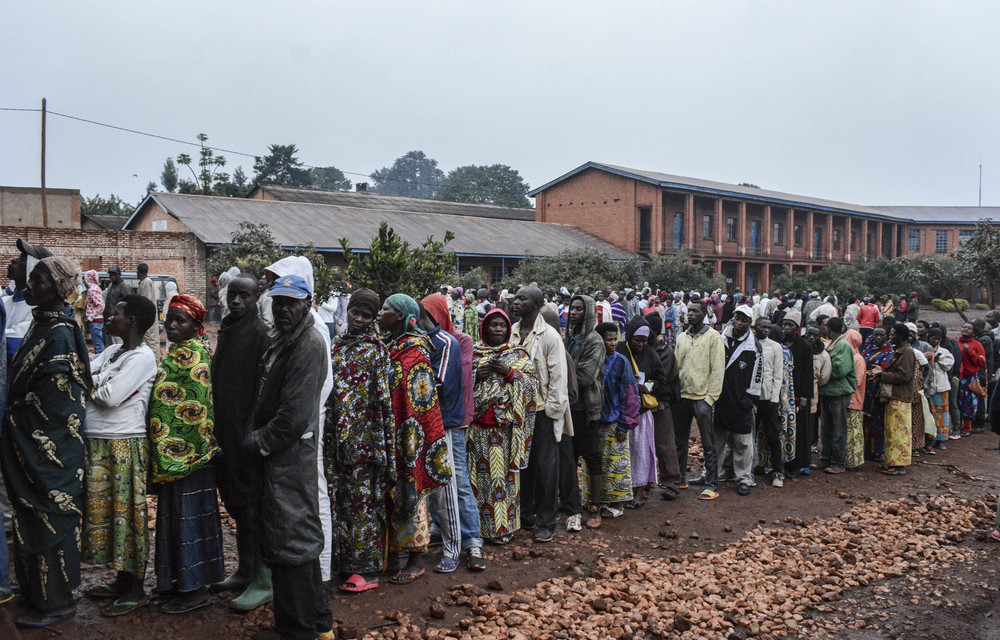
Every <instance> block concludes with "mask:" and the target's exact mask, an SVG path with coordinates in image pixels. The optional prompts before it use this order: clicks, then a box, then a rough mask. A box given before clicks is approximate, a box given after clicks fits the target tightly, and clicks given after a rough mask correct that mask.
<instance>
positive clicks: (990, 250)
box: [952, 218, 1000, 309]
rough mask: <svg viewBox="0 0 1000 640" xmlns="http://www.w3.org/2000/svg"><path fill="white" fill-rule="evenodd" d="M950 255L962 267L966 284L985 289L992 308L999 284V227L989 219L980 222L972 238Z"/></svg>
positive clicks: (994, 304)
mask: <svg viewBox="0 0 1000 640" xmlns="http://www.w3.org/2000/svg"><path fill="white" fill-rule="evenodd" d="M952 253H953V255H954V256H955V257H956V258H957V259H958V260H959V262H960V263H961V264H962V266H963V275H964V276H965V281H966V283H967V284H971V285H974V286H976V287H985V288H986V292H987V296H988V299H989V305H990V308H991V309H992V308H994V307H995V306H996V288H997V283H998V282H1000V227H998V226H997V225H996V223H994V222H993V220H991V219H989V218H984V219H982V220H980V221H979V222H978V223H977V224H976V230H975V231H974V232H973V233H972V236H971V237H969V238H968V239H966V241H965V243H964V244H963V245H962V246H960V247H959V248H957V249H955V251H953V252H952Z"/></svg>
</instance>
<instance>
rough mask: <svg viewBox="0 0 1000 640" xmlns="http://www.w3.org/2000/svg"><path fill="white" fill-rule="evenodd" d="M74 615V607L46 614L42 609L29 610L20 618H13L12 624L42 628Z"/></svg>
mask: <svg viewBox="0 0 1000 640" xmlns="http://www.w3.org/2000/svg"><path fill="white" fill-rule="evenodd" d="M75 615H76V607H73V608H72V609H70V610H69V611H64V612H62V613H52V614H46V613H44V612H42V611H30V612H28V613H25V614H24V615H22V616H21V617H20V618H17V619H16V620H14V624H15V625H17V626H19V627H23V628H26V629H42V628H44V627H47V626H49V625H52V624H56V623H58V622H63V621H64V620H69V619H70V618H72V617H73V616H75Z"/></svg>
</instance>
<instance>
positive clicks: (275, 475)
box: [0, 243, 992, 639]
mask: <svg viewBox="0 0 1000 640" xmlns="http://www.w3.org/2000/svg"><path fill="white" fill-rule="evenodd" d="M18 246H19V249H20V255H19V256H18V257H17V258H15V260H14V261H12V263H11V268H10V275H11V277H12V279H13V280H14V282H15V285H16V286H17V288H18V291H21V292H23V293H22V299H23V300H22V302H23V304H24V305H27V306H28V307H30V308H31V311H30V313H31V317H32V321H31V323H30V326H29V328H28V329H27V331H26V333H25V334H24V336H23V338H22V339H21V340H20V342H19V344H18V345H17V348H16V351H15V352H14V354H13V357H12V361H11V363H10V366H9V367H3V368H0V370H3V371H5V372H7V371H9V394H8V398H7V399H8V402H7V406H6V417H5V420H4V428H3V433H2V439H0V464H2V470H3V477H4V480H5V487H6V491H7V493H8V496H9V504H10V508H11V512H12V516H13V527H14V530H13V536H12V539H13V549H14V563H13V564H14V567H15V572H16V576H17V585H18V589H19V592H20V594H21V597H22V600H23V606H21V611H20V613H19V615H18V617H17V619H16V622H17V623H18V624H19V625H20V626H24V627H45V626H48V625H52V624H55V623H58V622H60V621H63V620H66V619H68V618H70V617H72V616H73V615H74V613H75V610H76V605H75V600H74V593H73V592H74V589H75V588H76V587H78V586H79V584H80V565H81V562H84V563H88V564H96V565H106V566H109V567H110V568H112V569H113V570H114V571H115V572H116V577H115V579H114V580H113V581H111V582H109V583H107V584H100V585H97V586H94V587H92V588H90V589H88V590H87V593H86V595H87V596H89V597H92V598H95V599H101V600H106V602H107V604H106V606H104V607H103V608H102V614H103V615H106V616H111V617H115V616H122V615H128V614H129V613H132V612H134V611H136V610H137V609H140V608H142V607H145V606H147V605H149V604H150V603H151V598H150V597H149V595H148V594H147V593H146V592H145V589H144V581H145V572H146V566H147V562H148V559H149V555H150V550H151V546H153V545H151V541H150V534H149V530H150V527H149V518H150V516H149V514H148V512H147V493H149V494H154V495H156V497H157V499H156V516H155V541H153V543H154V544H155V554H154V563H153V566H154V571H155V582H156V587H155V594H156V595H157V596H159V600H160V610H161V611H162V612H163V613H164V614H171V615H183V614H186V613H189V612H191V611H195V610H198V609H200V608H202V607H205V606H208V605H210V604H211V603H212V602H214V598H213V595H212V594H213V593H218V592H222V591H231V592H235V594H236V597H234V598H233V599H231V600H229V601H228V607H230V608H231V609H234V610H236V611H252V610H255V609H257V608H259V607H261V606H264V605H265V604H268V603H270V602H273V605H274V615H275V627H276V629H277V631H278V632H279V633H280V634H281V636H282V637H284V638H296V639H297V638H303V639H304V638H310V639H311V638H332V637H333V632H332V616H331V613H330V609H329V598H328V595H327V593H326V591H325V585H326V584H331V583H332V584H333V585H334V587H335V588H337V589H339V590H340V591H342V592H345V593H363V592H366V591H369V590H371V589H375V588H378V587H379V586H380V585H381V583H382V582H383V581H388V582H390V583H392V584H396V585H407V584H411V583H413V582H415V581H417V580H419V578H420V577H421V576H423V575H424V572H425V569H426V568H425V565H424V563H425V558H426V557H427V555H428V550H429V548H430V547H431V546H433V545H434V544H435V543H438V544H440V545H441V553H440V557H435V560H436V562H434V563H433V570H434V571H437V572H441V573H450V572H453V571H456V570H458V569H459V568H460V567H461V565H462V564H464V565H465V567H466V569H467V570H470V571H484V570H486V569H487V556H486V554H485V553H484V551H483V548H484V544H497V545H502V544H506V543H508V542H509V541H510V540H511V539H512V538H513V536H514V535H515V534H516V533H517V532H518V531H519V530H522V529H531V530H533V531H534V533H533V536H534V539H535V541H537V542H538V543H547V542H550V541H552V540H553V538H554V537H555V534H556V529H557V526H558V524H559V522H558V518H559V511H560V505H561V508H562V510H563V511H564V512H565V514H566V519H565V529H566V530H567V531H568V532H574V531H580V530H582V528H583V527H584V526H586V527H588V528H591V529H596V528H599V527H601V525H602V521H603V519H604V518H615V517H620V516H622V515H623V514H624V513H625V509H628V508H633V509H635V508H639V507H641V506H642V505H643V504H644V503H645V501H646V500H647V498H648V497H649V495H650V494H651V492H652V491H659V495H661V496H662V497H663V498H664V499H667V500H675V499H677V497H678V496H679V495H680V492H681V491H683V490H684V489H687V488H688V487H689V486H690V485H698V486H699V487H700V488H701V491H700V494H699V498H700V499H702V500H714V499H717V498H719V497H720V492H719V486H720V485H719V483H720V481H725V480H726V479H732V480H735V481H736V483H737V490H736V493H737V494H739V495H747V494H748V493H750V492H751V490H752V488H753V487H754V486H755V484H756V483H755V479H754V478H755V472H761V473H766V474H770V478H771V484H772V485H773V486H775V487H780V486H782V485H783V483H784V481H785V479H786V478H788V477H793V476H801V475H806V474H809V473H811V472H812V471H814V470H817V469H823V470H824V471H825V472H827V473H833V474H835V473H842V472H844V471H845V470H846V469H852V468H856V467H858V466H861V464H863V463H864V460H865V459H866V458H867V459H871V460H880V461H881V462H882V464H883V467H884V469H885V471H886V472H887V473H890V474H893V475H898V474H901V473H905V467H906V465H907V464H909V461H910V458H911V455H914V454H919V455H925V454H932V453H937V451H940V450H941V449H944V448H945V445H944V443H945V442H946V441H947V438H948V437H949V436H952V435H954V434H953V432H952V431H950V430H949V425H950V424H961V425H962V427H961V429H962V430H964V428H965V427H966V426H968V431H969V432H971V431H972V430H973V429H974V428H976V425H977V424H979V425H981V424H982V422H978V423H977V416H979V412H980V407H983V415H984V416H985V415H987V414H986V412H985V406H984V404H983V403H982V402H980V403H979V404H976V402H977V399H979V398H980V396H979V395H977V389H976V388H975V381H979V377H977V376H978V375H979V369H980V368H981V367H983V366H984V365H986V364H987V360H986V357H985V355H984V353H985V351H984V350H983V349H982V346H981V345H980V346H979V348H978V349H977V348H976V346H974V345H973V344H972V342H975V343H976V344H977V345H979V342H978V341H976V340H975V339H974V338H973V337H972V335H971V334H972V332H974V331H975V329H974V328H973V327H970V329H969V333H970V336H969V338H968V339H966V337H965V336H964V334H965V328H963V338H962V339H960V340H959V341H958V342H957V351H956V352H954V353H953V352H952V350H951V349H950V348H949V346H948V345H949V344H950V343H948V342H947V340H948V339H947V338H946V337H945V334H944V332H942V331H941V330H940V328H936V327H935V328H928V330H927V338H928V343H927V344H926V347H925V345H924V344H923V343H922V341H920V340H918V339H917V336H918V335H919V331H920V327H915V330H914V331H911V330H910V329H909V328H908V327H907V325H905V324H903V323H897V324H894V325H892V323H891V321H890V320H889V319H888V318H889V316H886V318H884V319H882V326H879V327H876V328H874V329H873V330H872V332H871V335H870V336H869V338H868V340H864V339H863V337H862V334H861V332H860V331H855V330H854V329H851V328H848V327H847V326H846V324H845V320H846V318H844V317H840V309H839V308H838V307H837V306H836V304H835V303H834V302H833V301H832V300H827V301H825V302H823V303H820V304H817V305H815V309H813V310H807V309H806V308H799V307H797V306H796V305H795V304H794V303H791V302H790V301H789V300H788V299H781V296H778V298H779V300H780V302H779V303H778V304H777V305H776V306H775V309H774V310H773V311H769V310H768V306H769V303H768V304H762V303H761V302H760V301H755V300H753V299H752V298H745V297H743V296H739V297H737V296H733V299H732V300H729V299H723V297H722V296H721V295H720V294H712V295H699V294H690V293H689V294H678V295H677V296H674V295H667V296H665V297H664V298H661V297H660V296H658V295H653V294H652V292H651V293H650V295H649V296H648V297H646V295H645V294H644V295H643V296H642V298H641V299H640V297H639V295H637V293H636V292H635V291H631V290H630V291H623V292H620V293H616V292H613V291H605V292H597V293H595V295H593V296H591V295H588V294H587V293H584V292H576V293H574V294H571V293H570V292H569V291H565V290H564V291H563V292H560V299H559V300H553V301H548V300H547V299H546V298H547V297H550V296H548V295H547V294H545V293H544V292H543V291H541V290H540V289H539V288H538V287H536V286H523V287H520V288H517V289H516V290H511V291H508V292H502V294H501V295H495V296H493V298H494V299H493V300H492V301H491V300H490V296H489V294H488V293H487V295H485V296H483V299H481V300H480V299H478V298H479V296H478V295H477V296H476V297H475V298H474V299H473V300H467V299H466V298H464V297H463V295H462V292H461V291H460V290H449V289H448V288H445V290H444V292H442V293H435V294H431V295H429V296H426V297H424V298H423V299H422V300H420V301H419V302H418V301H417V300H415V299H414V298H412V297H410V296H408V295H405V294H402V293H396V294H393V295H390V296H388V297H387V298H385V299H384V300H383V299H381V298H380V296H379V295H378V294H376V293H375V292H373V291H370V290H367V289H359V290H355V291H353V292H352V293H351V295H350V297H349V299H348V301H347V304H346V317H345V322H343V323H342V326H340V327H339V328H337V330H335V331H331V330H330V328H329V327H328V323H327V322H326V321H324V318H323V317H321V316H320V315H319V314H317V312H316V309H315V308H314V304H313V302H314V285H313V274H312V267H311V265H310V263H309V261H308V259H306V258H304V257H300V256H290V257H287V258H284V259H282V260H279V261H278V262H276V263H274V264H272V265H270V266H269V267H268V268H267V269H266V270H265V273H264V274H263V278H260V279H259V278H258V275H257V274H245V273H233V274H231V278H230V279H229V280H228V282H227V283H226V284H227V287H226V294H225V306H226V315H225V317H224V318H223V320H222V322H221V324H220V326H219V332H218V340H217V345H216V348H215V349H214V350H213V349H212V347H211V345H210V343H209V341H208V339H207V338H206V335H205V332H204V324H205V322H206V319H207V318H206V316H207V313H208V312H207V309H206V308H205V306H204V305H202V303H201V301H199V300H198V299H197V298H196V297H194V296H191V295H187V294H183V293H177V294H175V295H173V296H172V297H171V298H170V300H169V301H168V303H167V309H166V313H165V322H164V328H165V332H166V336H167V339H168V341H169V349H168V350H167V352H166V354H160V353H159V349H158V348H157V349H156V352H154V350H153V349H151V348H150V347H149V345H148V343H147V340H146V337H147V335H148V334H149V332H150V329H151V328H152V327H153V326H154V325H155V323H156V317H157V313H156V308H155V306H154V304H153V303H152V302H150V301H149V300H148V299H147V298H145V297H143V296H139V295H125V296H124V297H123V298H122V299H121V300H119V301H116V302H115V305H114V310H113V315H112V316H111V318H110V320H109V321H108V322H106V323H104V324H105V326H104V327H103V329H104V334H105V335H107V336H108V337H109V338H113V339H114V340H113V342H116V344H112V345H110V346H109V347H108V348H106V349H105V350H104V351H103V352H102V353H100V354H94V355H91V353H90V352H89V350H88V348H87V345H86V341H85V339H84V337H83V333H82V331H81V329H80V327H79V325H78V324H77V323H76V321H75V319H74V317H73V313H72V310H71V307H70V306H69V305H68V301H69V300H70V299H72V298H73V297H74V296H76V295H78V294H79V288H80V281H81V273H80V269H79V265H77V264H76V263H75V262H74V261H73V260H71V259H68V258H65V257H61V256H52V255H44V254H43V253H42V252H41V251H39V249H38V248H35V247H32V246H31V245H28V244H27V243H19V245H18ZM446 294H447V295H446ZM713 296H714V298H713ZM552 297H554V296H552ZM661 299H662V300H664V303H663V304H661V303H660V302H659V301H660V300H661ZM667 299H669V300H671V302H670V303H666V302H665V300H667ZM622 301H623V302H624V303H625V304H622ZM717 302H718V303H721V304H720V306H719V308H718V309H716V308H715V307H714V305H715V303H717ZM726 303H729V308H730V310H731V317H730V318H726V317H725V313H726V309H725V307H726ZM807 303H808V301H807ZM860 306H861V305H859V307H860ZM831 308H832V311H830V309H831ZM671 309H672V312H671ZM817 309H818V310H819V311H818V312H817V313H816V314H815V315H816V317H815V318H812V317H811V316H813V315H814V314H812V313H811V312H809V313H807V311H815V310H817ZM845 315H846V314H845ZM804 318H805V321H803V319H804ZM772 322H773V324H772ZM887 323H888V324H889V325H891V326H888V327H887V326H885V325H886V324H887ZM713 325H714V326H713ZM459 326H461V327H462V328H464V329H465V331H463V330H460V329H459ZM778 327H780V329H779V328H778ZM887 345H888V346H887ZM911 345H915V347H916V348H914V347H913V346H911ZM5 353H6V350H0V354H5ZM990 353H991V355H992V343H991V345H990ZM917 354H919V355H917ZM921 356H922V358H923V360H926V361H927V362H926V364H921ZM949 356H950V359H949ZM956 363H960V364H957V365H956ZM956 366H958V367H959V369H958V370H957V371H958V372H959V375H960V379H959V380H958V384H957V389H956V388H955V381H954V380H953V378H954V375H955V372H956V369H955V367H956ZM967 366H968V367H969V368H968V369H967V368H966V367H967ZM967 373H968V376H967V375H966V374H967ZM921 376H923V378H921ZM985 382H986V383H987V384H988V383H989V378H988V377H986V378H985ZM946 384H947V386H948V389H945V386H946ZM3 386H4V387H6V386H7V385H3ZM970 394H971V398H970V397H969V396H970ZM952 396H957V397H958V398H957V399H958V402H957V403H956V404H957V407H958V408H959V412H960V418H959V419H960V420H961V422H950V421H951V420H953V419H954V418H953V417H952V416H951V414H950V413H949V412H948V411H946V410H945V408H946V407H950V398H951V397H952ZM924 399H926V400H927V404H926V406H925V404H924ZM925 415H926V416H927V417H926V418H924V416H925ZM693 424H697V426H698V429H699V431H700V436H701V443H702V449H703V456H702V458H703V464H702V468H703V471H702V473H701V474H700V475H699V476H698V477H692V478H689V477H688V475H687V469H688V457H689V441H690V438H689V436H690V431H691V428H692V425H693ZM817 433H818V434H821V437H820V438H818V439H817V437H816V435H817ZM925 434H926V435H925ZM942 436H943V437H942ZM959 437H961V436H959ZM814 445H818V446H819V456H818V459H817V460H815V461H814V460H813V451H812V449H813V447H814ZM581 460H582V462H583V464H582V465H581V464H580V461H581ZM219 497H221V499H222V502H223V503H224V505H225V508H226V510H227V511H228V513H229V515H230V516H231V517H232V518H233V519H234V520H235V522H236V546H237V553H238V565H237V567H236V568H235V570H234V571H233V572H232V573H231V574H230V575H228V576H226V575H225V565H224V560H223V542H222V526H221V518H220V511H219V505H218V498H219ZM584 517H586V519H585V520H584ZM3 552H6V545H3ZM7 565H8V562H7V559H6V557H0V590H3V591H0V592H8V593H9V585H8V583H7V580H8V577H7V576H6V575H5V571H6V568H7Z"/></svg>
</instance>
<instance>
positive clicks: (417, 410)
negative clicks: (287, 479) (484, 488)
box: [378, 293, 452, 584]
mask: <svg viewBox="0 0 1000 640" xmlns="http://www.w3.org/2000/svg"><path fill="white" fill-rule="evenodd" d="M419 317H420V306H419V305H418V304H417V301H416V300H414V299H413V298H411V297H410V296H408V295H406V294H402V293H396V294H393V295H391V296H389V297H388V298H387V299H386V301H385V304H383V305H382V310H381V311H379V314H378V323H379V327H380V328H381V329H382V332H383V333H384V334H386V335H385V337H384V338H383V340H384V341H385V342H386V345H387V346H388V347H389V357H390V359H391V361H392V368H391V370H390V374H389V391H390V393H391V395H392V412H393V418H394V421H395V438H396V443H397V449H396V490H395V492H394V493H393V512H392V516H391V527H390V531H389V552H390V553H393V554H397V555H402V554H405V553H408V554H409V558H408V560H407V564H406V566H405V567H404V568H403V569H401V570H399V571H398V572H397V573H396V574H395V575H394V576H393V577H392V578H391V579H390V582H392V583H394V584H409V583H411V582H413V581H414V580H416V579H417V578H419V577H420V576H422V575H423V574H424V570H423V568H422V567H421V566H420V557H421V556H422V555H423V554H424V553H426V551H427V544H428V543H429V542H430V531H429V524H428V517H427V500H426V498H427V494H428V493H430V491H431V490H433V489H436V488H438V487H442V486H444V485H446V484H448V483H449V482H450V481H451V475H452V471H451V465H450V458H449V455H448V444H447V442H446V441H445V437H446V436H445V432H444V422H443V421H442V419H441V406H440V404H439V403H438V394H437V387H436V384H435V379H434V370H433V368H432V367H431V361H430V355H429V354H430V351H431V349H433V348H434V347H433V345H432V344H431V341H430V339H429V338H428V337H427V335H426V334H425V333H424V332H423V331H422V330H421V329H419V328H418V327H417V319H418V318H419Z"/></svg>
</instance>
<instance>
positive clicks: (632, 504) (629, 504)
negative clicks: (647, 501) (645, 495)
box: [625, 500, 642, 509]
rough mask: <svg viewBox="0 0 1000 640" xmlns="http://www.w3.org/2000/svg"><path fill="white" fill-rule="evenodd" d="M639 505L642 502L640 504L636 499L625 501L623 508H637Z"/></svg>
mask: <svg viewBox="0 0 1000 640" xmlns="http://www.w3.org/2000/svg"><path fill="white" fill-rule="evenodd" d="M641 506H642V504H640V503H639V501H638V500H632V501H631V502H626V503H625V508H626V509H638V508H639V507H641Z"/></svg>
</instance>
